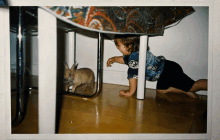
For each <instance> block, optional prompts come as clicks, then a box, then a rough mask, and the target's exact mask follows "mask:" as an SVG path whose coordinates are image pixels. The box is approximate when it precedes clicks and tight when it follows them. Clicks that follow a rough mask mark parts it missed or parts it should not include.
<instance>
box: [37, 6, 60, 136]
mask: <svg viewBox="0 0 220 140" xmlns="http://www.w3.org/2000/svg"><path fill="white" fill-rule="evenodd" d="M56 24H57V21H56V17H55V16H53V15H51V14H50V13H48V12H46V11H44V10H43V9H40V8H38V44H39V45H38V46H39V50H38V54H39V57H38V63H39V68H38V71H39V73H38V75H39V77H38V78H39V80H38V81H39V83H38V87H39V90H38V91H39V93H38V94H39V105H38V106H39V115H38V116H39V121H38V122H39V134H54V133H55V112H56V69H57V27H56Z"/></svg>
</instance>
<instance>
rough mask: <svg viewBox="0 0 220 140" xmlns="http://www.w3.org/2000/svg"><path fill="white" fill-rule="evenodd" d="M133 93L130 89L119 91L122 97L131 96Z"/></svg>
mask: <svg viewBox="0 0 220 140" xmlns="http://www.w3.org/2000/svg"><path fill="white" fill-rule="evenodd" d="M132 95H133V93H131V92H130V91H129V90H121V91H120V92H119V96H120V97H131V96H132Z"/></svg>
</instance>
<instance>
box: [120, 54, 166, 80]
mask: <svg viewBox="0 0 220 140" xmlns="http://www.w3.org/2000/svg"><path fill="white" fill-rule="evenodd" d="M123 59H124V62H125V64H126V65H128V67H129V68H128V76H127V78H128V79H130V78H136V79H137V78H138V62H139V53H138V52H132V53H131V54H130V55H125V56H123ZM165 60H166V59H165V57H164V56H154V55H153V54H152V53H151V52H150V51H147V58H146V68H145V80H148V81H157V80H158V79H159V77H160V75H161V73H162V71H163V68H164V63H165Z"/></svg>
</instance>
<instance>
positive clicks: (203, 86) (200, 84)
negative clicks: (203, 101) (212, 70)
mask: <svg viewBox="0 0 220 140" xmlns="http://www.w3.org/2000/svg"><path fill="white" fill-rule="evenodd" d="M207 82H208V80H207V79H200V80H198V81H196V82H195V83H194V84H193V86H192V88H191V89H190V90H189V91H191V92H196V91H199V90H207V89H208V83H207Z"/></svg>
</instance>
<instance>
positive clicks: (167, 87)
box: [107, 35, 207, 98]
mask: <svg viewBox="0 0 220 140" xmlns="http://www.w3.org/2000/svg"><path fill="white" fill-rule="evenodd" d="M114 42H115V45H116V47H117V49H119V51H120V52H121V53H122V54H123V56H115V57H112V58H109V59H108V61H107V66H111V64H113V63H115V62H116V63H120V64H126V65H128V67H129V68H128V76H127V78H128V79H129V90H121V91H120V92H119V96H124V97H131V96H132V95H133V94H134V93H135V91H136V89H137V78H138V77H137V76H138V59H139V53H138V51H139V42H140V37H139V36H136V35H133V36H131V35H130V36H129V35H115V38H114ZM145 71H146V72H145V79H146V80H148V81H157V86H156V92H157V93H162V94H166V93H184V94H186V95H188V96H190V97H192V98H198V95H197V94H196V93H195V92H196V91H199V90H207V79H200V80H198V81H194V80H192V79H191V78H190V77H188V76H187V75H186V74H185V73H184V72H183V70H182V68H181V66H180V65H179V64H177V63H176V62H173V61H169V60H166V59H165V58H164V57H163V56H158V57H156V56H154V55H153V54H152V53H151V52H150V51H149V47H148V48H147V58H146V70H145Z"/></svg>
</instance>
